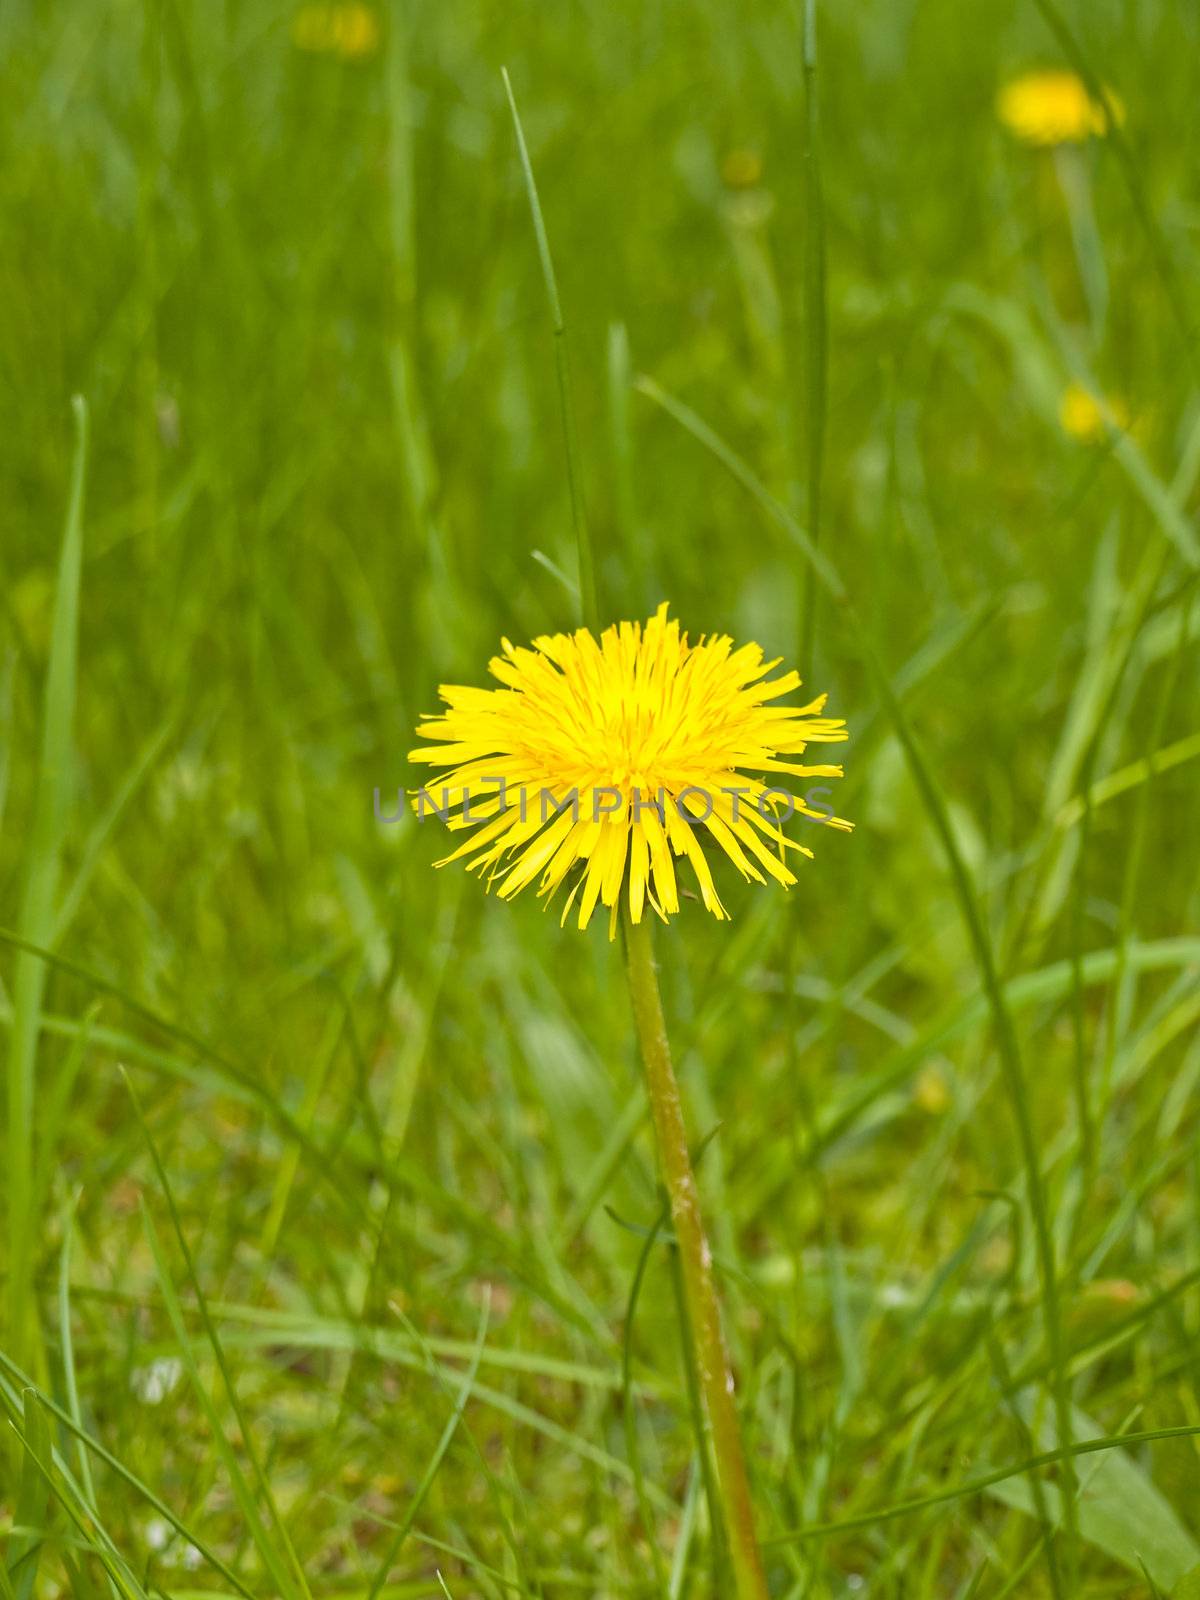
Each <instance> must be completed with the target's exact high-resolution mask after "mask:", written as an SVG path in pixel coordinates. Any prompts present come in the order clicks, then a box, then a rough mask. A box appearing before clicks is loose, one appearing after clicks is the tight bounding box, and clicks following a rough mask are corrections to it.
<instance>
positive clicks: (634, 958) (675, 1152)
mask: <svg viewBox="0 0 1200 1600" xmlns="http://www.w3.org/2000/svg"><path fill="white" fill-rule="evenodd" d="M625 959H626V966H627V971H628V974H629V994H630V998H631V999H632V1001H633V1015H634V1021H635V1023H636V1025H637V1034H638V1043H639V1044H640V1046H641V1051H642V1060H643V1062H644V1063H645V1067H646V1084H647V1088H648V1090H649V1094H650V1109H651V1111H652V1113H653V1115H654V1131H655V1134H656V1135H657V1137H658V1151H659V1160H660V1161H661V1163H662V1172H663V1178H664V1181H665V1183H666V1187H667V1194H668V1196H669V1197H670V1201H671V1219H672V1222H673V1223H674V1228H675V1243H676V1247H677V1249H678V1251H679V1262H680V1266H681V1268H682V1271H683V1286H684V1295H685V1299H686V1302H687V1311H688V1320H689V1322H690V1323H691V1331H692V1350H693V1352H694V1355H695V1363H696V1368H697V1371H696V1377H697V1380H698V1382H699V1386H700V1392H701V1394H702V1395H703V1397H704V1409H705V1411H706V1413H707V1415H708V1425H709V1428H710V1430H711V1435H712V1447H713V1455H714V1457H715V1458H716V1463H717V1483H718V1489H719V1494H720V1501H721V1511H722V1515H723V1517H724V1519H725V1531H726V1534H727V1536H728V1539H729V1550H730V1555H731V1557H732V1561H733V1570H734V1576H735V1579H736V1584H737V1594H738V1600H766V1597H767V1580H766V1577H765V1575H764V1573H763V1565H762V1556H761V1555H760V1553H759V1548H758V1539H757V1536H756V1535H755V1532H754V1508H753V1505H752V1504H751V1500H750V1483H749V1479H748V1478H747V1476H746V1459H745V1456H744V1455H743V1453H742V1440H741V1434H740V1432H739V1429H738V1419H737V1409H736V1407H735V1405H734V1398H733V1373H732V1371H731V1369H730V1366H729V1355H728V1353H727V1351H726V1348H725V1337H724V1334H723V1333H722V1331H721V1312H720V1307H719V1306H718V1304H717V1292H716V1286H715V1284H714V1283H713V1273H712V1255H711V1253H710V1251H709V1248H708V1241H707V1240H706V1239H705V1237H704V1225H703V1223H702V1222H701V1220H700V1202H699V1198H698V1196H697V1193H696V1178H695V1174H694V1173H693V1171H692V1162H691V1157H690V1156H689V1154H688V1142H687V1129H686V1127H685V1125H684V1120H683V1105H682V1103H681V1101H680V1098H679V1084H678V1083H677V1081H676V1078H675V1070H674V1068H673V1067H672V1065H671V1047H670V1044H669V1043H668V1041H667V1029H666V1024H665V1022H664V1021H663V1010H662V999H661V997H660V995H659V991H658V974H657V972H656V970H655V966H654V946H653V942H652V939H651V933H650V926H649V922H648V920H643V921H642V922H640V923H636V924H635V923H633V922H632V921H631V920H630V918H629V915H628V911H626V915H625Z"/></svg>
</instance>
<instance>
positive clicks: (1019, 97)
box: [996, 71, 1125, 146]
mask: <svg viewBox="0 0 1200 1600" xmlns="http://www.w3.org/2000/svg"><path fill="white" fill-rule="evenodd" d="M1104 92H1105V95H1106V96H1107V98H1108V101H1109V104H1110V105H1111V107H1112V111H1113V115H1114V117H1115V118H1116V121H1117V122H1118V124H1120V123H1123V122H1124V121H1125V108H1124V106H1123V105H1122V103H1121V102H1120V100H1118V98H1117V97H1116V95H1115V94H1114V93H1113V92H1112V90H1111V89H1107V88H1106V89H1105V91H1104ZM996 111H997V114H998V116H999V118H1000V121H1001V122H1002V123H1003V124H1004V126H1005V127H1006V128H1007V129H1008V130H1009V132H1010V133H1012V134H1014V135H1015V136H1016V137H1017V138H1018V139H1020V140H1022V141H1023V142H1024V143H1025V144H1032V145H1039V146H1048V145H1056V144H1082V143H1083V142H1084V141H1085V140H1086V139H1089V138H1091V137H1092V136H1093V135H1095V136H1096V137H1102V136H1103V135H1104V134H1105V133H1107V131H1108V118H1107V116H1106V115H1105V111H1104V107H1103V106H1102V105H1101V104H1100V103H1099V102H1098V101H1096V100H1093V99H1092V97H1091V95H1090V94H1089V93H1088V90H1087V85H1086V84H1085V83H1084V82H1083V80H1082V79H1081V78H1078V77H1076V75H1075V74H1074V73H1073V72H1062V71H1049V72H1026V73H1023V74H1022V75H1021V77H1019V78H1014V79H1013V80H1012V82H1011V83H1006V84H1005V85H1004V87H1003V89H1001V91H1000V94H999V96H998V97H997V101H996Z"/></svg>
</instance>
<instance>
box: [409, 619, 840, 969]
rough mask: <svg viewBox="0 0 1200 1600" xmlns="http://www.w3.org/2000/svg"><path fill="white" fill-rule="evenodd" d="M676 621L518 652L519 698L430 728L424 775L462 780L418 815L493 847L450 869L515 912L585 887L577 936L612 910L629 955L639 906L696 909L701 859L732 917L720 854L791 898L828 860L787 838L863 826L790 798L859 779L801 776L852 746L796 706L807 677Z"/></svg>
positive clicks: (425, 731)
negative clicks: (628, 932) (529, 896)
mask: <svg viewBox="0 0 1200 1600" xmlns="http://www.w3.org/2000/svg"><path fill="white" fill-rule="evenodd" d="M667 610H668V608H667V606H666V605H665V604H664V605H661V606H660V607H659V608H658V611H657V612H656V613H655V615H654V616H652V617H651V618H650V619H649V620H648V621H647V622H646V623H645V624H644V625H643V624H642V623H637V622H622V623H620V624H618V625H614V626H613V627H610V628H607V629H606V630H605V631H604V633H603V634H602V635H601V637H600V639H599V640H598V641H597V639H596V638H595V636H594V635H593V634H592V633H590V632H589V631H588V629H586V628H580V629H579V630H578V631H577V632H575V633H573V634H562V633H558V634H552V635H547V636H543V637H542V638H539V639H535V640H534V641H533V645H532V648H523V647H517V646H514V645H512V644H510V643H509V641H508V640H507V639H505V640H504V641H503V653H502V654H501V655H499V656H496V657H494V658H493V660H492V661H491V662H490V663H489V665H488V670H489V671H490V672H491V674H492V676H493V677H494V678H496V679H498V680H499V682H500V683H501V684H502V685H503V687H502V688H500V689H477V688H461V687H458V686H451V685H443V686H442V688H441V691H440V693H441V698H442V700H443V701H444V702H445V705H446V707H447V708H448V709H446V710H445V711H443V712H441V713H437V714H433V715H427V716H426V717H424V718H423V719H422V723H421V726H420V727H419V728H418V730H417V731H418V734H419V735H420V736H421V737H422V738H424V739H428V740H429V741H431V742H430V744H429V745H426V746H423V747H422V748H420V749H418V750H414V751H412V752H411V753H410V756H409V759H410V760H411V761H419V762H427V763H429V764H430V765H432V766H435V767H443V768H448V769H450V770H449V771H447V772H445V773H443V774H442V776H441V777H440V779H434V780H431V782H430V783H429V784H428V785H427V786H426V787H425V788H423V789H421V790H420V791H418V792H417V794H416V795H415V797H414V802H413V803H414V807H415V809H416V811H417V814H418V816H427V815H428V814H429V811H430V810H431V809H432V810H435V811H436V812H437V814H438V815H439V816H441V817H442V819H443V820H444V821H446V823H447V824H448V826H449V827H450V828H451V829H453V830H455V831H457V830H459V829H466V828H476V829H477V831H475V832H473V833H472V834H471V836H470V838H469V839H467V840H466V842H465V843H464V844H462V845H460V846H459V847H458V849H456V850H455V851H453V853H452V854H450V855H449V856H447V857H446V858H445V860H444V861H439V862H438V865H439V866H444V865H446V863H447V862H450V861H458V860H466V865H467V869H468V871H478V872H479V873H480V874H481V875H482V876H484V877H486V880H487V884H488V887H489V888H490V887H491V886H492V885H493V884H494V885H495V887H496V892H497V894H499V895H500V896H501V898H503V899H510V898H511V897H512V896H513V895H515V894H518V893H519V892H520V891H521V890H522V889H524V888H526V887H527V886H528V885H530V884H531V883H533V881H534V880H535V879H537V880H538V894H539V895H540V896H543V897H545V898H546V899H547V900H549V899H550V898H551V897H552V896H553V895H554V893H555V892H556V891H557V890H558V889H559V888H561V887H562V886H563V885H564V884H566V883H567V882H568V880H570V883H571V887H570V890H569V894H568V898H567V902H566V905H565V907H564V910H563V914H562V920H563V921H564V922H565V921H566V918H567V915H568V913H569V912H570V910H571V906H572V904H573V903H574V901H575V899H576V897H578V899H579V914H578V922H579V926H580V927H581V928H586V927H587V925H588V922H589V921H590V920H591V917H592V914H593V912H594V911H595V909H596V905H597V903H600V904H602V905H604V906H605V907H606V908H607V909H608V911H609V937H610V938H611V937H613V935H614V934H615V931H616V922H617V915H618V910H619V907H620V903H621V898H622V894H626V895H627V896H628V905H629V912H630V916H631V918H632V920H633V921H634V922H635V923H637V922H640V921H641V918H642V912H643V909H644V907H645V905H646V903H647V902H649V904H650V906H651V907H652V908H653V910H654V911H655V912H657V914H658V915H659V916H660V917H662V918H663V920H664V921H665V920H666V919H667V918H668V917H669V916H671V915H673V914H674V913H676V912H677V911H678V910H679V896H680V882H679V877H678V875H677V873H676V868H675V862H676V860H679V861H682V860H683V858H685V857H686V859H687V862H688V865H689V866H690V869H691V872H692V873H693V874H694V876H695V879H696V883H697V885H698V887H699V891H700V897H701V899H702V900H703V902H704V905H705V906H706V907H707V908H708V910H709V911H710V912H712V914H713V915H714V916H715V917H718V918H723V917H725V916H726V915H727V913H726V911H725V908H724V906H723V905H722V904H721V901H720V898H719V896H718V894H717V889H716V885H715V883H714V881H713V874H712V870H711V867H710V864H709V860H708V856H707V855H706V853H705V849H704V844H703V843H702V840H704V842H705V843H707V844H708V845H709V846H710V847H715V848H716V850H718V851H719V852H721V853H723V854H724V855H725V856H727V857H728V858H729V860H730V861H731V862H732V863H733V865H734V866H735V867H736V868H737V870H738V871H739V872H740V873H741V874H742V877H743V878H746V879H753V880H754V881H755V882H756V883H764V882H766V880H767V879H768V878H772V879H774V880H775V882H776V883H779V884H782V885H783V886H784V888H787V887H789V886H790V885H791V884H793V883H795V882H796V878H795V875H794V874H793V872H792V871H791V869H790V867H789V866H788V864H787V852H788V851H789V850H791V851H795V852H797V853H798V854H800V855H806V856H811V854H812V851H811V850H809V849H808V848H807V847H806V846H804V845H802V844H798V843H797V842H796V841H795V840H794V839H790V838H789V837H788V836H787V835H786V834H785V833H784V831H783V826H782V824H783V823H784V822H786V821H788V820H789V819H790V818H791V817H792V816H800V817H801V818H808V819H810V820H812V821H815V822H820V823H824V824H825V825H826V826H829V827H834V828H841V829H848V828H849V827H850V824H849V823H848V822H844V821H842V819H841V818H839V817H833V816H831V815H829V814H828V811H827V809H826V808H825V807H824V806H823V805H812V804H810V803H809V801H808V800H807V799H805V798H802V797H800V796H798V795H794V794H793V793H792V792H791V791H790V790H789V789H786V788H784V787H781V786H780V780H781V779H783V778H837V777H841V775H842V769H841V767H837V766H828V765H818V766H803V765H800V764H798V763H797V761H796V760H795V758H796V757H797V756H799V755H802V754H803V752H804V750H805V748H806V747H807V746H808V745H809V744H810V743H812V744H829V743H836V742H838V741H840V740H843V739H845V738H846V737H847V734H846V729H845V724H844V723H842V722H840V721H836V720H834V719H832V718H829V717H823V716H822V715H821V711H822V709H823V707H824V705H825V699H826V696H825V695H820V696H819V697H818V698H817V699H815V700H812V701H810V702H809V703H808V704H807V705H801V706H794V705H780V704H779V702H780V701H781V700H782V699H783V697H784V696H785V695H790V694H792V693H793V692H794V691H795V690H796V689H798V688H799V686H800V678H799V675H798V674H797V673H795V672H784V673H781V674H780V675H779V676H778V677H771V674H772V673H773V672H774V671H775V669H776V667H778V666H779V662H778V661H766V660H764V658H763V651H762V649H761V648H760V647H759V646H758V645H756V644H747V645H743V646H742V647H741V648H740V649H735V648H734V645H733V641H732V640H731V639H730V638H728V637H727V636H726V635H723V634H722V635H713V636H711V637H709V636H704V635H702V636H701V637H700V638H699V639H698V640H697V642H696V643H695V644H692V643H690V642H689V640H688V636H687V634H685V633H681V631H680V627H679V623H678V622H677V621H675V620H673V619H671V618H669V617H668V615H667ZM702 830H704V831H703V832H702ZM467 858H470V859H467Z"/></svg>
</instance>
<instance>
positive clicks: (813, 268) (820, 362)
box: [798, 0, 829, 678]
mask: <svg viewBox="0 0 1200 1600" xmlns="http://www.w3.org/2000/svg"><path fill="white" fill-rule="evenodd" d="M802 59H803V66H804V132H805V139H804V198H805V232H804V322H805V335H806V337H805V342H804V380H805V381H804V388H805V399H806V407H805V434H806V439H805V443H806V446H807V450H806V456H807V462H808V535H809V538H810V539H811V540H812V542H813V544H814V545H816V546H819V545H820V543H821V495H822V489H823V487H824V478H825V418H826V410H827V404H828V400H827V381H828V366H829V361H828V346H829V333H828V306H827V301H826V291H825V191H824V187H823V184H822V179H821V104H820V98H819V95H818V82H817V0H804V40H803V57H802ZM802 595H803V599H802V609H801V618H800V652H799V659H798V665H799V670H800V676H801V677H802V678H809V677H811V676H812V661H813V651H814V649H815V648H816V621H817V581H816V576H815V574H814V573H813V572H812V571H810V570H809V569H807V568H806V569H805V573H804V581H803V584H802Z"/></svg>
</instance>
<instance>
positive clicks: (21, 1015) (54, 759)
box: [5, 395, 88, 1365]
mask: <svg viewBox="0 0 1200 1600" xmlns="http://www.w3.org/2000/svg"><path fill="white" fill-rule="evenodd" d="M72 409H73V412H74V418H75V453H74V459H73V461H72V466H71V488H70V495H69V498H68V502H67V516H66V523H65V526H64V528H63V538H62V549H61V552H60V555H59V562H58V580H57V584H56V588H55V598H54V616H53V623H52V627H51V636H50V663H49V667H48V670H47V673H46V684H45V690H44V694H43V700H42V738H41V752H40V759H39V765H38V778H37V788H36V792H35V797H34V810H33V818H32V821H31V823H30V827H29V846H28V853H27V856H26V864H25V887H24V892H23V895H22V898H21V909H20V914H19V918H18V928H19V930H20V935H21V937H22V938H23V939H25V940H26V941H27V942H28V943H29V944H32V945H45V944H49V943H50V942H51V940H52V938H53V935H54V925H55V924H54V917H55V902H56V899H57V896H58V885H59V876H60V873H61V870H62V852H63V845H64V843H65V839H66V828H67V814H68V808H69V805H70V796H71V739H72V729H73V726H74V721H75V691H76V674H77V657H78V638H79V591H80V575H81V570H82V566H83V500H84V485H85V482H86V474H87V445H88V411H87V403H86V401H85V400H84V399H83V397H82V396H81V395H76V397H75V399H74V400H73V402H72ZM45 986H46V968H45V965H44V963H43V962H42V961H41V960H40V959H39V958H38V957H37V956H36V955H34V954H33V953H32V952H30V951H29V950H22V951H21V953H20V954H19V956H18V958H17V963H16V974H15V977H14V981H13V1027H12V1034H11V1037H10V1039H9V1052H8V1160H7V1163H6V1166H7V1172H6V1175H5V1187H6V1190H7V1200H8V1245H9V1249H8V1263H9V1281H8V1293H7V1295H6V1297H5V1298H6V1300H7V1303H8V1316H7V1319H6V1321H7V1324H8V1341H9V1348H10V1350H11V1352H12V1354H13V1356H14V1358H15V1359H16V1361H17V1363H18V1364H19V1365H28V1364H30V1356H31V1354H32V1353H33V1351H34V1350H35V1349H36V1348H37V1344H38V1334H37V1308H36V1304H35V1301H34V1285H33V1247H34V1240H35V1239H36V1237H37V1219H36V1218H35V1217H34V1215H33V1198H34V1159H35V1149H34V1071H35V1066H36V1061H37V1050H38V1036H39V1033H40V1026H41V1014H42V997H43V994H44V991H45Z"/></svg>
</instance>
